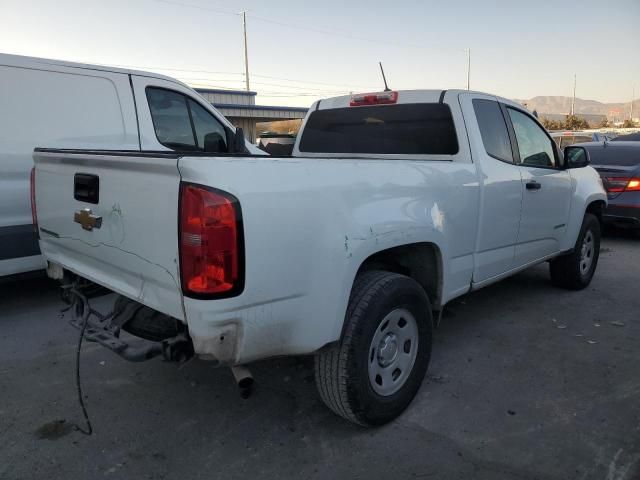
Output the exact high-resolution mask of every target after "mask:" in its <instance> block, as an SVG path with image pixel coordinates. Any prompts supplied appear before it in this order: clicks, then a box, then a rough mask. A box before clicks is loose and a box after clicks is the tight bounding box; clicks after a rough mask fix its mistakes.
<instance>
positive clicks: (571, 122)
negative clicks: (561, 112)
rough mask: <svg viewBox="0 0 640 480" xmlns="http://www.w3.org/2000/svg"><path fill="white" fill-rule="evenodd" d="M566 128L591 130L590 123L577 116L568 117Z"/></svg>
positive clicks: (565, 123)
mask: <svg viewBox="0 0 640 480" xmlns="http://www.w3.org/2000/svg"><path fill="white" fill-rule="evenodd" d="M564 128H565V129H566V130H583V129H585V128H589V122H587V121H586V120H585V119H584V118H579V117H576V116H575V115H567V116H566V117H565V119H564Z"/></svg>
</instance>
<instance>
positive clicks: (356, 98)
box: [349, 92, 398, 107]
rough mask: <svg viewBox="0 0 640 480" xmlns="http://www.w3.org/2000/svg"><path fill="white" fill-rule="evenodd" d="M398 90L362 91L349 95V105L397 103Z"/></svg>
mask: <svg viewBox="0 0 640 480" xmlns="http://www.w3.org/2000/svg"><path fill="white" fill-rule="evenodd" d="M397 101H398V92H380V93H362V94H358V95H353V96H352V97H351V103H349V106H351V107H360V106H363V105H387V104H390V103H397Z"/></svg>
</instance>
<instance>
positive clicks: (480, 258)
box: [32, 88, 607, 425]
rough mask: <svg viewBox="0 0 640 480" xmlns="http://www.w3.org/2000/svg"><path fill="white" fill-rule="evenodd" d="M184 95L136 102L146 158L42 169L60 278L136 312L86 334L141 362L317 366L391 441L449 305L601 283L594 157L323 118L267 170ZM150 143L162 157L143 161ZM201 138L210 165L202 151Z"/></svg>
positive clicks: (399, 120)
mask: <svg viewBox="0 0 640 480" xmlns="http://www.w3.org/2000/svg"><path fill="white" fill-rule="evenodd" d="M138 93H139V92H138V91H135V94H136V95H138ZM172 95H173V93H172V92H171V91H168V90H167V89H166V88H163V89H162V90H158V91H155V90H153V89H151V90H149V89H147V91H146V94H145V93H144V92H142V91H141V92H140V96H139V97H137V98H136V108H137V109H138V111H137V118H138V122H139V129H140V131H141V132H145V133H144V136H143V137H142V139H143V143H142V144H141V149H140V150H135V151H131V150H129V151H104V150H102V151H90V150H59V149H58V150H56V149H47V148H38V149H36V152H35V154H34V159H35V164H36V166H35V174H34V175H33V176H32V177H33V180H34V185H33V195H34V197H35V198H34V204H35V206H36V207H37V208H35V212H34V218H36V220H37V224H38V230H39V235H40V247H41V249H42V252H43V254H44V255H45V258H46V259H47V260H48V262H49V272H50V274H51V275H52V276H54V277H58V278H61V277H62V276H63V272H64V276H65V278H66V279H67V280H68V279H69V278H70V275H73V276H76V275H77V276H79V277H81V278H83V279H86V280H88V281H90V282H92V283H95V284H98V285H101V286H104V287H106V288H108V289H109V290H111V291H113V292H116V293H118V294H119V295H120V296H119V297H118V300H117V301H116V306H115V311H114V315H112V316H108V317H101V318H99V319H97V320H92V321H89V320H87V318H86V316H85V317H83V318H84V321H85V322H89V326H88V330H87V331H88V335H91V339H92V340H97V341H99V342H100V343H102V344H103V345H105V346H107V347H109V348H111V349H112V350H114V351H116V352H117V353H120V354H121V355H122V356H124V357H126V358H130V359H133V360H141V359H143V358H149V357H151V356H154V355H155V354H158V353H160V352H161V351H162V352H164V353H165V355H166V354H167V352H169V357H171V356H172V354H171V347H172V346H175V345H176V344H179V343H180V342H182V343H181V344H182V345H184V344H185V343H186V344H187V346H188V348H189V349H192V350H191V351H192V352H193V353H195V354H196V355H197V356H199V357H200V358H203V359H212V360H216V361H218V362H220V363H221V364H223V365H229V366H232V367H234V366H235V367H237V366H243V365H246V364H247V363H249V362H252V361H254V360H258V359H263V358H267V357H273V356H278V355H302V354H315V375H316V381H317V385H318V390H319V392H320V396H321V397H322V399H323V400H324V402H325V403H326V404H327V405H328V406H329V407H330V408H331V409H332V410H333V411H335V412H336V413H337V414H338V415H341V416H343V417H345V418H346V419H348V420H351V421H353V422H355V423H358V424H361V425H377V424H381V423H384V422H387V421H389V420H391V419H393V418H395V417H396V416H397V415H399V414H400V413H401V412H402V411H403V410H404V409H405V408H406V406H407V405H408V404H409V402H410V401H411V400H412V398H413V397H414V396H415V394H416V392H417V390H418V388H419V386H420V383H421V382H422V379H423V377H424V375H425V372H426V370H427V366H428V363H429V358H430V351H431V338H432V330H433V328H434V325H435V324H437V321H438V319H439V315H440V314H441V312H442V309H443V307H444V306H445V305H446V303H447V302H449V301H451V299H453V298H455V297H458V296H460V295H463V294H465V293H467V292H469V291H472V290H475V289H478V288H481V287H483V286H485V285H488V284H490V283H493V282H496V281H498V280H500V279H502V278H505V277H507V276H509V275H512V274H514V273H516V272H518V271H521V270H523V269H525V268H527V267H530V266H532V265H535V264H538V263H541V262H545V261H549V262H550V271H551V279H552V280H553V282H554V283H555V284H557V285H559V286H562V287H566V288H570V289H580V288H584V287H586V286H587V285H588V284H589V282H590V281H591V278H592V276H593V274H594V271H595V269H596V264H597V261H598V253H599V246H600V223H599V221H600V216H601V212H602V210H603V208H604V207H605V206H606V201H607V197H606V194H605V192H604V190H603V188H602V184H601V182H600V177H599V176H598V174H597V173H596V172H595V171H594V170H593V169H592V168H591V167H589V166H588V153H587V152H586V151H585V150H584V149H582V148H581V147H573V146H572V147H568V149H567V150H566V151H565V152H564V155H563V153H562V152H560V151H559V149H558V148H557V146H556V144H555V142H554V141H553V140H552V139H551V137H550V136H549V134H548V133H547V132H546V131H545V129H544V128H543V127H542V126H541V125H540V124H539V123H538V121H537V120H536V119H535V118H534V117H533V116H531V115H530V114H529V112H527V111H526V110H524V109H523V108H522V107H521V106H520V105H517V104H515V103H513V102H511V101H509V100H506V99H503V98H498V97H495V96H491V95H486V94H482V93H474V92H468V91H457V90H448V91H425V90H423V91H398V92H381V93H372V94H364V95H354V96H342V97H337V98H331V99H326V100H322V101H319V102H316V103H314V104H313V106H312V107H311V108H310V110H309V113H308V115H307V117H306V119H305V121H304V124H303V127H302V130H301V132H300V134H299V135H298V139H297V141H296V144H295V147H294V150H293V156H291V157H264V156H263V157H260V156H255V155H250V154H247V153H242V152H241V151H240V152H238V151H236V152H237V153H233V150H232V151H231V152H230V153H229V151H228V150H227V147H226V145H233V144H236V145H237V144H238V142H234V141H233V140H232V139H231V140H230V139H228V138H226V139H223V138H216V139H213V138H210V137H212V136H216V135H217V137H220V135H219V134H218V133H214V134H213V135H209V134H208V133H209V132H208V131H207V130H206V128H205V129H204V130H202V131H199V130H198V126H197V125H196V126H194V123H193V120H192V118H191V117H190V115H189V111H188V109H185V108H183V109H182V110H179V109H178V108H176V103H175V102H176V101H177V102H182V101H183V100H181V99H180V98H179V97H176V98H177V100H176V98H173V97H172ZM152 125H155V130H154V128H153V127H152ZM154 131H155V135H157V139H158V141H159V142H160V143H161V144H162V145H163V150H161V151H158V150H157V149H155V151H149V150H144V139H145V136H148V135H149V134H151V135H153V134H154V133H153V132H154ZM149 132H151V133H149ZM220 132H222V133H223V134H224V131H223V130H220ZM229 135H231V136H232V132H230V131H228V132H227V136H229ZM179 137H181V138H183V139H184V140H182V141H178V140H173V141H172V142H168V141H166V140H164V141H163V139H167V138H173V139H175V138H179ZM200 137H203V138H205V137H206V139H207V140H205V141H204V148H201V149H200V150H199V151H194V149H193V148H187V147H188V144H191V145H193V144H194V143H198V139H199V138H200ZM154 140H155V139H154ZM214 140H215V141H214ZM207 144H208V145H207ZM43 147H46V145H43ZM195 150H198V149H195ZM239 150H242V149H239ZM75 278H77V277H75ZM86 280H85V281H84V283H83V282H80V283H77V282H78V280H76V283H75V284H74V285H76V287H74V288H72V290H73V291H74V292H78V293H79V292H80V291H81V288H82V286H83V285H86ZM78 326H79V325H78ZM85 326H86V324H85ZM121 328H122V329H124V330H125V331H128V332H130V333H134V334H136V335H137V336H138V337H141V338H143V339H145V340H141V341H142V342H143V344H142V347H140V346H138V347H136V348H133V347H132V345H131V343H130V341H129V340H126V339H123V337H120V336H119V332H120V329H121Z"/></svg>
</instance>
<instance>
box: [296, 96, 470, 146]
mask: <svg viewBox="0 0 640 480" xmlns="http://www.w3.org/2000/svg"><path fill="white" fill-rule="evenodd" d="M298 149H299V151H300V152H301V153H306V152H310V153H326V154H343V155H347V156H348V155H357V154H368V155H455V154H457V153H458V150H459V145H458V138H457V135H456V129H455V124H454V121H453V117H452V114H451V109H450V108H449V106H448V105H447V104H444V103H405V104H394V105H374V106H357V107H344V108H331V109H326V110H316V111H314V112H312V113H311V114H310V115H309V118H308V119H307V122H306V124H305V126H304V129H303V130H302V136H301V138H300V143H299V147H298Z"/></svg>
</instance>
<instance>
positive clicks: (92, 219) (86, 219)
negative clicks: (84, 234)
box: [73, 208, 102, 231]
mask: <svg viewBox="0 0 640 480" xmlns="http://www.w3.org/2000/svg"><path fill="white" fill-rule="evenodd" d="M73 221H74V222H76V223H79V224H80V225H82V228H84V229H85V230H89V231H91V230H93V229H94V228H100V227H101V226H102V217H98V216H96V215H94V214H93V213H92V212H91V209H90V208H83V209H82V210H78V211H77V212H76V213H75V214H74V215H73Z"/></svg>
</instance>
